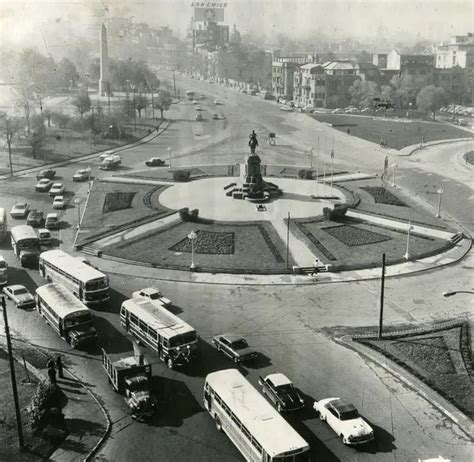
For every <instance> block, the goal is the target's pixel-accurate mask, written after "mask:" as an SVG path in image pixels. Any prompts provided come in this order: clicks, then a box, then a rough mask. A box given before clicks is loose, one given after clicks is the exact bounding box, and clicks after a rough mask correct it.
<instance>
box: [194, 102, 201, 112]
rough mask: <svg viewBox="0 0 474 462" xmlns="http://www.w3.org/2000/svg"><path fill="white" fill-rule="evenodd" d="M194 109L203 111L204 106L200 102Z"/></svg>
mask: <svg viewBox="0 0 474 462" xmlns="http://www.w3.org/2000/svg"><path fill="white" fill-rule="evenodd" d="M194 109H196V111H202V107H201V105H199V104H198V105H197V106H196V107H195V108H194Z"/></svg>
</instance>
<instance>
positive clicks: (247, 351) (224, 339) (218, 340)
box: [212, 334, 257, 363]
mask: <svg viewBox="0 0 474 462" xmlns="http://www.w3.org/2000/svg"><path fill="white" fill-rule="evenodd" d="M212 343H213V344H214V345H215V347H216V348H217V350H218V351H222V352H223V353H224V354H225V355H227V356H228V357H229V358H230V359H232V361H234V362H235V363H240V362H242V361H248V360H250V359H253V358H256V357H257V352H255V351H253V350H252V349H251V348H250V347H249V345H248V343H247V340H245V339H244V338H243V337H242V336H240V335H238V334H219V335H215V336H214V337H213V339H212Z"/></svg>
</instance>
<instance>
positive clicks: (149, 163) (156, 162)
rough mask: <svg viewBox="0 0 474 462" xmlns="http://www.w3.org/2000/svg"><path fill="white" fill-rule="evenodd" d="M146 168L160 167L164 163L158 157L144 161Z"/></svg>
mask: <svg viewBox="0 0 474 462" xmlns="http://www.w3.org/2000/svg"><path fill="white" fill-rule="evenodd" d="M145 165H146V166H147V167H162V166H163V165H165V162H164V161H163V160H161V159H159V158H158V157H152V158H151V159H150V160H147V161H145Z"/></svg>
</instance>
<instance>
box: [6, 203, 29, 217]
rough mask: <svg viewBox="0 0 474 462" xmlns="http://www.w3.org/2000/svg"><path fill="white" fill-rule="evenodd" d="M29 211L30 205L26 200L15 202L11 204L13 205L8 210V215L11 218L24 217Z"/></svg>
mask: <svg viewBox="0 0 474 462" xmlns="http://www.w3.org/2000/svg"><path fill="white" fill-rule="evenodd" d="M29 211H30V206H29V205H28V204H27V203H26V202H17V203H16V204H13V207H12V208H11V210H10V215H11V217H12V218H26V217H27V216H28V212H29Z"/></svg>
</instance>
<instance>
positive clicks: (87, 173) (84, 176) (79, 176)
mask: <svg viewBox="0 0 474 462" xmlns="http://www.w3.org/2000/svg"><path fill="white" fill-rule="evenodd" d="M90 177H91V169H90V168H82V169H81V170H78V171H77V172H76V173H74V175H73V176H72V181H86V180H89V179H90Z"/></svg>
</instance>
